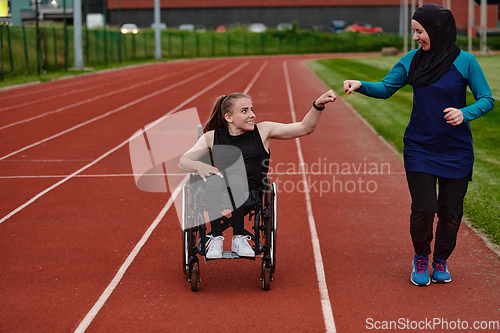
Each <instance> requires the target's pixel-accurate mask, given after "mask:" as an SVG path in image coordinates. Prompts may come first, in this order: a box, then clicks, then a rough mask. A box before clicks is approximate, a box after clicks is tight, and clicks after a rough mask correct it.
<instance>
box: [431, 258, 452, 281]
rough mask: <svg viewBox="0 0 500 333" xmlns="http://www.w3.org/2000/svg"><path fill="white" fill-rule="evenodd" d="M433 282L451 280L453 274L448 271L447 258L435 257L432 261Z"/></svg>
mask: <svg viewBox="0 0 500 333" xmlns="http://www.w3.org/2000/svg"><path fill="white" fill-rule="evenodd" d="M432 268H433V270H434V271H433V272H432V282H434V283H448V282H451V275H450V272H448V264H447V263H446V260H441V259H438V258H435V259H434V261H433V262H432Z"/></svg>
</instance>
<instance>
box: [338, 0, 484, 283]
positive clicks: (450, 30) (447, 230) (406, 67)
mask: <svg viewBox="0 0 500 333" xmlns="http://www.w3.org/2000/svg"><path fill="white" fill-rule="evenodd" d="M411 23H412V28H413V31H414V35H413V40H415V41H417V42H418V43H419V44H420V48H419V49H418V50H412V51H410V52H408V53H407V54H406V55H405V56H404V57H403V58H401V60H400V61H399V62H398V63H397V64H396V65H395V66H394V67H393V68H392V69H391V71H390V72H389V73H388V74H387V76H386V77H385V78H384V79H383V80H382V82H377V83H370V82H365V81H355V80H346V81H344V90H345V91H346V93H347V94H348V95H349V94H351V93H352V92H353V91H357V92H359V93H361V94H364V95H367V96H371V97H376V98H389V97H390V96H392V95H393V94H394V93H395V92H396V91H397V90H398V89H400V88H402V87H404V86H405V85H407V84H410V85H411V86H412V87H413V109H412V113H411V118H410V122H409V124H408V126H407V127H406V131H405V134H404V138H403V141H404V153H403V155H404V164H405V170H406V178H407V181H408V187H409V190H410V194H411V200H412V203H411V215H410V234H411V237H412V242H413V247H414V250H415V255H414V257H413V270H412V273H411V277H410V279H411V282H412V283H413V284H415V285H418V286H427V285H429V284H430V282H431V279H432V282H436V283H446V282H450V281H451V275H450V273H449V271H448V264H447V260H448V257H449V256H450V255H451V253H452V252H453V250H454V248H455V245H456V240H457V234H458V229H459V226H460V221H461V219H462V216H463V200H464V197H465V194H466V192H467V185H468V182H469V180H471V176H472V167H473V163H474V152H473V145H472V134H471V131H470V127H469V124H468V123H469V122H470V121H471V120H474V119H476V118H479V117H481V116H482V115H484V114H486V113H487V112H488V111H490V110H491V109H493V98H492V95H491V90H490V88H489V86H488V83H487V82H486V79H485V77H484V74H483V71H482V70H481V67H480V66H479V64H478V62H477V60H476V58H474V56H473V55H471V54H470V53H467V52H465V51H462V50H461V49H460V48H458V47H457V46H456V45H455V41H456V26H455V19H454V17H453V15H452V13H451V11H450V10H448V9H446V8H443V7H441V6H438V5H436V4H426V5H424V6H422V7H420V8H419V9H418V10H417V11H416V12H415V13H414V15H413V18H412V22H411ZM467 86H468V87H469V88H470V90H471V91H472V94H473V95H474V98H475V100H476V102H475V103H474V104H473V105H470V106H466V94H467ZM436 182H437V183H438V184H439V195H438V194H436ZM436 213H437V216H438V222H437V229H436V240H435V245H434V253H433V262H432V267H433V273H432V278H431V277H430V276H429V271H428V268H427V267H428V262H429V255H430V254H431V252H432V250H431V241H432V239H433V222H434V215H435V214H436Z"/></svg>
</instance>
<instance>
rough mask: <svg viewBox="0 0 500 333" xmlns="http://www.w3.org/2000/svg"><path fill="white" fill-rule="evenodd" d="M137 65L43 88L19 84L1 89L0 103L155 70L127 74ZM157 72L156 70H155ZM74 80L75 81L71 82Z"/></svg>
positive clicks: (88, 74) (59, 82) (82, 76)
mask: <svg viewBox="0 0 500 333" xmlns="http://www.w3.org/2000/svg"><path fill="white" fill-rule="evenodd" d="M137 67H138V66H137V65H132V66H125V67H120V68H109V69H105V70H100V71H98V72H93V73H87V74H82V75H78V76H79V77H78V78H76V77H77V76H76V75H75V76H68V77H62V78H59V79H58V80H56V81H52V82H48V83H47V84H45V85H43V86H38V84H40V81H36V82H31V83H25V84H19V85H15V86H8V87H3V88H0V102H1V101H5V100H7V99H13V98H19V97H22V98H26V97H27V96H29V95H34V94H41V93H44V92H51V93H53V92H54V90H58V89H60V88H61V86H64V88H65V89H68V88H69V87H71V86H79V85H84V84H88V81H91V82H93V83H96V82H99V81H108V80H114V79H120V78H121V77H124V76H126V77H127V78H129V77H135V78H138V77H141V76H145V75H148V74H149V72H153V71H155V69H154V68H153V69H152V70H149V69H151V68H152V67H149V66H147V68H148V70H147V71H141V72H140V74H137V73H136V72H137V71H134V72H133V73H129V71H128V69H132V70H133V69H134V68H137ZM156 70H158V69H156ZM73 79H75V80H73ZM34 85H37V86H35V87H29V86H34Z"/></svg>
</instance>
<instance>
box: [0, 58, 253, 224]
mask: <svg viewBox="0 0 500 333" xmlns="http://www.w3.org/2000/svg"><path fill="white" fill-rule="evenodd" d="M247 65H248V61H247V62H245V63H243V64H242V65H240V66H238V67H237V68H236V69H233V70H232V71H231V72H229V73H227V74H226V75H224V76H223V77H222V78H220V79H218V80H217V81H215V82H214V83H212V84H211V85H210V86H209V87H210V88H212V87H214V86H216V85H217V84H219V83H221V82H222V81H224V80H226V79H227V78H228V77H230V76H231V75H233V74H235V73H237V72H238V71H240V70H241V69H242V68H244V67H245V66H247ZM207 90H208V88H205V89H203V90H202V92H205V91H207ZM199 95H201V92H198V93H197V94H195V95H193V96H192V97H190V98H188V99H187V100H186V101H184V102H183V103H181V104H179V106H177V107H176V108H175V109H173V110H172V111H170V112H169V113H167V115H169V114H172V113H174V112H176V111H178V110H179V109H180V108H182V107H183V106H184V105H186V104H187V103H189V101H191V100H193V99H194V98H196V97H197V96H199ZM148 96H150V95H148ZM195 96H196V97H195ZM128 142H129V139H127V140H125V141H123V142H122V143H120V144H119V145H118V146H116V147H114V148H113V149H111V150H109V151H107V152H106V153H104V154H103V155H101V156H100V157H98V158H97V159H96V160H94V161H93V162H91V163H89V164H87V165H85V166H84V167H82V168H81V169H79V170H77V171H75V172H73V173H72V174H71V175H69V176H68V177H66V178H64V179H62V180H60V181H59V182H57V183H55V184H54V185H52V186H50V187H48V188H47V189H45V190H43V191H42V192H40V193H38V194H37V195H35V196H34V197H33V198H31V199H30V200H28V201H26V202H25V203H24V204H22V205H21V206H19V207H17V208H16V209H14V210H13V211H12V212H10V213H9V214H7V215H6V216H4V217H3V218H2V219H1V220H0V224H2V223H3V222H5V221H7V220H8V219H9V218H11V217H12V216H14V215H15V214H17V213H19V212H20V211H21V210H23V209H24V208H26V207H28V206H29V205H31V204H32V203H33V202H35V201H36V200H38V199H39V198H41V197H42V196H44V195H45V194H47V193H49V192H50V191H52V190H53V189H55V188H57V187H58V186H60V185H62V184H64V183H65V182H67V181H68V180H70V179H71V178H73V177H75V176H76V175H78V174H80V173H82V172H83V171H85V170H87V169H88V168H90V167H91V166H92V165H94V164H96V163H97V162H99V161H101V160H102V159H104V158H105V157H107V156H108V155H110V154H111V153H113V152H115V151H116V150H118V149H120V148H121V147H123V146H125V145H126V144H128Z"/></svg>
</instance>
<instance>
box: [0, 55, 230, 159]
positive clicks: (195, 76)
mask: <svg viewBox="0 0 500 333" xmlns="http://www.w3.org/2000/svg"><path fill="white" fill-rule="evenodd" d="M221 66H224V64H222V65H219V66H215V67H213V68H211V69H209V70H206V71H204V72H201V73H198V74H196V75H194V76H191V77H190V78H187V79H185V80H182V81H180V82H177V83H174V84H172V85H170V86H168V87H166V88H163V89H160V90H157V91H155V92H153V93H151V94H148V95H146V96H143V97H141V98H138V99H136V100H134V101H132V102H129V103H127V104H124V105H122V106H120V107H118V108H116V109H114V110H111V111H108V112H106V113H104V114H101V115H99V116H97V117H94V118H92V119H89V120H87V121H84V122H82V123H80V124H77V125H75V126H73V127H70V128H68V129H66V130H64V131H61V132H59V133H57V134H54V135H52V136H49V137H47V138H45V139H42V140H40V141H37V142H35V143H32V144H30V145H28V146H25V147H23V148H21V149H18V150H16V151H14V152H12V153H10V154H7V155H5V156H2V157H0V161H1V160H5V159H7V158H9V157H11V156H13V155H16V154H19V153H20V152H23V151H25V150H28V149H30V148H33V147H36V146H38V145H40V144H42V143H45V142H47V141H50V140H52V139H55V138H57V137H60V136H62V135H64V134H67V133H70V132H72V131H74V130H76V129H78V128H80V127H83V126H85V125H88V124H90V123H93V122H95V121H97V120H100V119H103V118H106V117H107V116H110V115H112V114H114V113H117V112H120V111H122V110H125V109H126V108H128V107H130V106H133V105H135V104H138V103H140V102H143V101H145V100H147V99H149V98H151V97H155V96H157V95H160V94H162V93H164V92H166V91H168V90H170V89H173V88H176V87H178V86H181V85H183V84H185V83H188V82H190V81H193V80H194V79H197V78H198V77H200V76H203V75H205V74H208V73H211V72H213V71H216V70H217V69H219V68H220V67H221Z"/></svg>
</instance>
